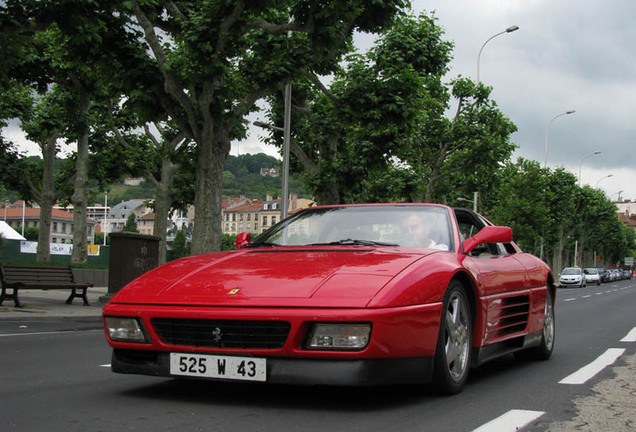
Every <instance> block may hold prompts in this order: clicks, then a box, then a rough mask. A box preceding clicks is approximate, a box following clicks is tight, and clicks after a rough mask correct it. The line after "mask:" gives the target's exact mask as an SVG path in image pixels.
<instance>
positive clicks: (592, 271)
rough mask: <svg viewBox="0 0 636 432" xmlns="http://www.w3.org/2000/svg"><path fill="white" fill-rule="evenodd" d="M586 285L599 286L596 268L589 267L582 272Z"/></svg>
mask: <svg viewBox="0 0 636 432" xmlns="http://www.w3.org/2000/svg"><path fill="white" fill-rule="evenodd" d="M583 273H585V283H586V284H596V285H600V284H601V272H600V271H599V270H598V269H597V268H596V267H589V268H586V269H585V270H583Z"/></svg>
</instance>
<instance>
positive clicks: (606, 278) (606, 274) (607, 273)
mask: <svg viewBox="0 0 636 432" xmlns="http://www.w3.org/2000/svg"><path fill="white" fill-rule="evenodd" d="M601 281H602V282H603V283H607V282H611V281H612V271H611V270H604V271H603V275H602V277H601Z"/></svg>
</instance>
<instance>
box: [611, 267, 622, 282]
mask: <svg viewBox="0 0 636 432" xmlns="http://www.w3.org/2000/svg"><path fill="white" fill-rule="evenodd" d="M612 273H613V274H614V280H615V281H619V280H622V279H623V271H622V270H621V269H612Z"/></svg>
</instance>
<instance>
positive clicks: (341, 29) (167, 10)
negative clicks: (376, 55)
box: [127, 0, 405, 253]
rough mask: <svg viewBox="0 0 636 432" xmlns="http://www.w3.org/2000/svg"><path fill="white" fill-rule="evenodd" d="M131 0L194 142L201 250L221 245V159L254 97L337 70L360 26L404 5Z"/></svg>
mask: <svg viewBox="0 0 636 432" xmlns="http://www.w3.org/2000/svg"><path fill="white" fill-rule="evenodd" d="M127 3H128V4H131V5H132V8H131V11H132V13H133V14H134V16H135V18H136V22H137V23H138V24H139V26H140V27H141V28H142V30H143V33H144V37H145V40H146V42H147V43H148V46H149V47H150V51H151V53H148V61H149V62H151V63H153V64H154V66H155V67H156V70H157V71H158V72H159V73H158V74H156V75H157V76H159V77H160V80H161V81H160V82H159V83H157V84H158V85H155V86H153V87H152V89H153V91H155V93H156V95H157V97H158V98H159V100H160V101H161V106H162V107H163V109H164V110H165V111H166V113H167V114H168V115H169V117H170V118H171V119H173V120H174V121H175V122H176V124H177V125H178V127H179V128H180V129H181V130H182V131H183V132H185V133H186V135H187V136H188V138H190V139H191V140H192V141H194V142H195V143H196V152H197V157H196V159H197V166H196V169H195V178H196V184H195V209H196V216H195V218H196V219H195V225H194V237H193V243H192V251H193V253H202V252H206V251H212V250H219V248H220V235H219V231H218V227H219V226H220V224H221V207H220V206H221V198H222V197H221V182H222V174H223V165H224V162H225V160H226V158H227V156H228V154H229V150H230V142H231V141H232V140H233V139H238V138H241V137H243V136H244V134H245V117H246V115H247V114H249V113H250V112H252V111H255V110H256V109H257V106H256V105H255V103H256V101H258V100H259V99H260V98H261V97H263V95H264V94H266V92H268V91H270V90H271V89H273V88H277V87H278V86H279V85H281V84H282V83H284V82H286V81H289V80H290V79H292V78H293V77H295V76H299V75H301V74H309V73H318V74H323V75H326V74H329V73H331V72H332V71H333V70H334V69H336V68H337V65H338V62H339V61H340V60H341V58H342V55H343V54H344V53H346V52H347V51H348V50H349V49H350V47H351V40H352V34H353V32H354V31H355V30H359V31H375V30H378V29H381V28H382V27H383V26H385V25H387V24H388V23H390V21H391V19H392V18H393V17H394V16H395V15H396V14H397V13H398V12H399V11H400V8H402V7H404V6H405V2H402V1H388V0H387V1H382V0H380V1H375V2H366V1H363V0H356V1H353V2H352V1H344V0H337V1H331V2H326V3H321V2H306V1H299V0H287V1H283V2H281V1H273V0H267V1H260V2H245V1H237V2H227V1H220V0H219V1H210V2H198V1H182V2H178V3H177V2H161V3H154V2H153V3H151V2H141V1H132V2H127ZM164 41H166V43H163V42H164Z"/></svg>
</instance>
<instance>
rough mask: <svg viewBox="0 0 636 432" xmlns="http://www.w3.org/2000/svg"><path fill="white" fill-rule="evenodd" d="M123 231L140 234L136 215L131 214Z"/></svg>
mask: <svg viewBox="0 0 636 432" xmlns="http://www.w3.org/2000/svg"><path fill="white" fill-rule="evenodd" d="M122 231H124V232H131V233H138V232H139V230H138V229H137V218H136V216H135V214H134V213H131V214H130V215H129V216H128V219H126V223H125V224H124V229H123V230H122Z"/></svg>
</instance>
